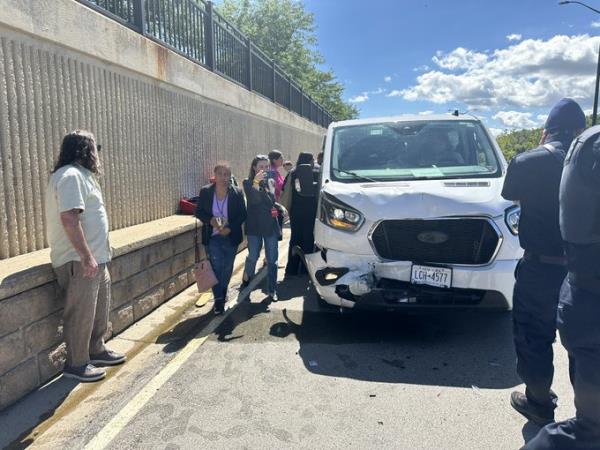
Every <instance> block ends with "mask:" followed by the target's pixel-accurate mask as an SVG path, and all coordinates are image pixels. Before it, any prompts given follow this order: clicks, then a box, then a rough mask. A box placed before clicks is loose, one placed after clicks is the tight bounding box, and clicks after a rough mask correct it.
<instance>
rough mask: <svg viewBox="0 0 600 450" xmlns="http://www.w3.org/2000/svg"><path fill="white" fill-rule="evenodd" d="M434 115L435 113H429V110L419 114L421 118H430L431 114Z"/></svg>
mask: <svg viewBox="0 0 600 450" xmlns="http://www.w3.org/2000/svg"><path fill="white" fill-rule="evenodd" d="M433 113H434V112H433V111H429V110H428V111H421V112H420V113H419V115H420V116H429V115H430V114H433Z"/></svg>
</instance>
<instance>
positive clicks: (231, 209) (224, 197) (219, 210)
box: [196, 162, 247, 314]
mask: <svg viewBox="0 0 600 450" xmlns="http://www.w3.org/2000/svg"><path fill="white" fill-rule="evenodd" d="M214 173H215V182H214V183H213V184H209V185H207V186H204V187H203V188H202V189H201V190H200V198H199V199H198V206H197V208H196V217H197V218H198V219H200V220H201V221H202V224H203V226H202V245H204V248H205V249H206V252H207V254H208V258H209V259H210V263H211V265H212V268H213V271H214V273H215V275H216V277H217V280H219V282H218V284H217V285H216V286H214V287H213V295H214V297H215V314H221V313H223V311H224V310H225V301H226V300H227V290H228V287H229V281H230V280H231V274H232V272H233V263H234V261H235V256H236V254H237V249H238V246H239V245H240V243H241V242H242V240H243V234H242V224H243V223H244V221H245V220H246V216H247V212H246V204H245V202H244V195H243V193H242V191H241V190H240V189H239V188H237V187H233V186H231V168H230V167H229V163H227V162H220V163H218V164H217V165H216V166H215V170H214Z"/></svg>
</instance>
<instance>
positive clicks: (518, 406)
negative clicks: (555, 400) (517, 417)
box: [510, 391, 554, 427]
mask: <svg viewBox="0 0 600 450" xmlns="http://www.w3.org/2000/svg"><path fill="white" fill-rule="evenodd" d="M510 405H511V406H512V407H513V408H514V409H515V411H517V412H518V413H519V414H521V415H522V416H523V417H525V418H526V419H528V420H530V421H532V422H533V423H535V424H536V425H539V426H540V427H544V426H546V425H548V424H549V423H552V422H554V408H552V407H546V408H544V407H543V406H538V405H536V404H534V403H532V402H530V401H529V400H528V399H527V396H526V395H525V394H522V393H521V392H517V391H515V392H513V393H512V394H511V395H510Z"/></svg>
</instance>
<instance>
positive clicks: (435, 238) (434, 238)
mask: <svg viewBox="0 0 600 450" xmlns="http://www.w3.org/2000/svg"><path fill="white" fill-rule="evenodd" d="M417 239H418V240H419V241H420V242H423V243H424V244H443V243H444V242H446V241H447V240H448V235H447V234H446V233H442V232H441V231H424V232H422V233H419V234H418V235H417Z"/></svg>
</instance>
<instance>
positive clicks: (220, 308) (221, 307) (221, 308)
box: [215, 305, 225, 316]
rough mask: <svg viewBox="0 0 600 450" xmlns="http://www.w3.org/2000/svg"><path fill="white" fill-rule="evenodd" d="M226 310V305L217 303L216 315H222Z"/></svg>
mask: <svg viewBox="0 0 600 450" xmlns="http://www.w3.org/2000/svg"><path fill="white" fill-rule="evenodd" d="M224 312H225V305H215V316H220V315H221V314H223V313H224Z"/></svg>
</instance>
